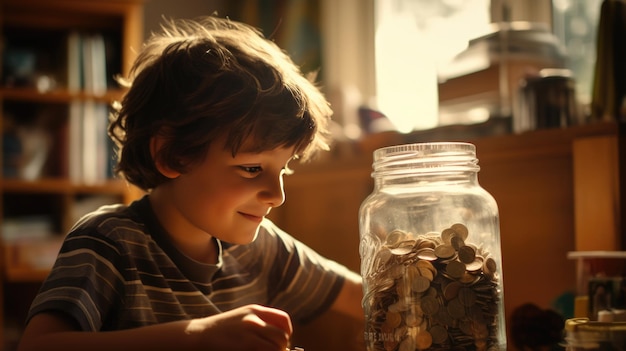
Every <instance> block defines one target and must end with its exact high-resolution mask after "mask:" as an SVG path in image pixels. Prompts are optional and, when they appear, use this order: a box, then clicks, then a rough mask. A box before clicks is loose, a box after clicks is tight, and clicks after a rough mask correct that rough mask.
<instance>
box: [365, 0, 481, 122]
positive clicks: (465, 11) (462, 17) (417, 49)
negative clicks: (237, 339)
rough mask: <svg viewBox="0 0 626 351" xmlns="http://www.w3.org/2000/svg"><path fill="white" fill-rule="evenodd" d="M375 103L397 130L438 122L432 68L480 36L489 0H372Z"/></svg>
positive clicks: (444, 61)
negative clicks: (373, 1) (374, 33)
mask: <svg viewBox="0 0 626 351" xmlns="http://www.w3.org/2000/svg"><path fill="white" fill-rule="evenodd" d="M375 12H376V23H377V24H376V41H375V52H376V54H375V60H376V63H375V66H376V95H377V96H376V101H377V107H378V109H379V110H380V111H381V112H382V113H383V114H385V115H386V116H387V117H388V118H389V119H390V120H391V122H392V123H393V124H394V126H395V127H396V128H397V129H398V131H400V132H404V133H407V132H410V131H412V130H420V129H428V128H432V127H436V126H437V121H438V107H437V106H438V95H437V67H441V66H442V65H445V64H446V62H448V61H449V60H451V59H452V58H453V57H454V55H455V54H457V53H459V52H461V51H462V50H463V49H465V48H466V47H467V43H468V41H469V40H470V39H472V38H475V37H478V36H480V35H481V34H483V33H484V32H485V30H486V27H487V25H488V23H489V0H467V1H461V0H443V1H431V0H376V2H375Z"/></svg>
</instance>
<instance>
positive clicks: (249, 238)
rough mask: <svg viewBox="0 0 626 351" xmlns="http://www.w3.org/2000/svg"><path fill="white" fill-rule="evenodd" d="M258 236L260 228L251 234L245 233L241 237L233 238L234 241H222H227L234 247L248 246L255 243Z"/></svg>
mask: <svg viewBox="0 0 626 351" xmlns="http://www.w3.org/2000/svg"><path fill="white" fill-rule="evenodd" d="M258 236H259V227H257V228H256V230H254V231H253V232H251V233H245V234H243V233H242V234H241V235H238V236H236V237H233V238H232V239H233V240H222V241H226V242H228V243H230V244H234V245H247V244H250V243H251V242H253V241H255V240H256V238H257V237H258Z"/></svg>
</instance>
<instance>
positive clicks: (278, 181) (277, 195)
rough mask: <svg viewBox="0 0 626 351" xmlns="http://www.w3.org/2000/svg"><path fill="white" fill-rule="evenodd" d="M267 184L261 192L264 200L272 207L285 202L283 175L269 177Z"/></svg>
mask: <svg viewBox="0 0 626 351" xmlns="http://www.w3.org/2000/svg"><path fill="white" fill-rule="evenodd" d="M267 183H268V184H267V186H266V187H265V189H264V190H263V191H262V192H261V195H260V196H261V197H262V201H264V202H266V203H268V204H269V205H270V207H278V206H280V205H282V204H283V203H284V202H285V189H284V186H283V177H282V175H281V176H279V177H277V178H273V179H269V180H268V182H267Z"/></svg>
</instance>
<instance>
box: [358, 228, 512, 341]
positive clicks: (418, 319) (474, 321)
mask: <svg viewBox="0 0 626 351" xmlns="http://www.w3.org/2000/svg"><path fill="white" fill-rule="evenodd" d="M468 236H469V233H468V229H467V227H466V226H465V225H463V224H460V223H457V224H454V225H452V226H450V227H449V228H446V229H444V230H443V231H442V232H432V233H428V234H425V235H420V236H414V235H412V234H409V233H407V232H404V231H400V230H395V231H393V232H390V233H389V234H388V235H387V236H386V238H385V239H384V242H383V243H382V244H381V245H379V246H378V247H377V248H376V252H374V255H373V256H372V259H371V260H368V261H367V264H366V267H362V272H363V275H364V278H365V284H367V286H368V291H367V294H366V296H365V297H364V300H363V307H364V311H365V317H366V320H367V321H368V323H367V327H366V331H365V340H366V344H367V345H368V350H369V351H383V350H384V351H395V350H398V351H413V350H492V349H493V350H495V349H497V345H496V344H497V341H498V340H497V332H498V331H497V330H496V329H497V318H498V306H499V303H500V286H499V281H498V280H499V279H498V274H497V272H496V261H495V260H494V259H493V258H491V257H490V255H489V252H487V251H486V250H485V249H483V248H481V247H477V246H476V245H473V244H471V243H469V242H468V241H467V238H468ZM363 268H365V269H363Z"/></svg>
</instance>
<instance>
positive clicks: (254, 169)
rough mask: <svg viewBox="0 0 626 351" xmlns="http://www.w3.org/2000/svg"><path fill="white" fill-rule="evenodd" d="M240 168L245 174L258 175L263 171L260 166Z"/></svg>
mask: <svg viewBox="0 0 626 351" xmlns="http://www.w3.org/2000/svg"><path fill="white" fill-rule="evenodd" d="M240 168H241V169H242V170H243V171H244V172H246V173H250V174H256V173H259V172H261V171H262V169H261V167H260V166H240Z"/></svg>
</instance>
